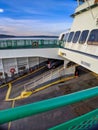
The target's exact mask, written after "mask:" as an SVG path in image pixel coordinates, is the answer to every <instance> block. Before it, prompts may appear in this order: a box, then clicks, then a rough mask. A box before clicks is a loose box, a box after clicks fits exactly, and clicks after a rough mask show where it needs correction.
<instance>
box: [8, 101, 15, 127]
mask: <svg viewBox="0 0 98 130" xmlns="http://www.w3.org/2000/svg"><path fill="white" fill-rule="evenodd" d="M14 106H15V100H13V101H12V108H14ZM10 128H11V122H9V123H8V130H10Z"/></svg>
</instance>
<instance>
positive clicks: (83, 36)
mask: <svg viewBox="0 0 98 130" xmlns="http://www.w3.org/2000/svg"><path fill="white" fill-rule="evenodd" d="M88 33H89V30H84V31H83V32H82V34H81V36H80V39H79V43H81V44H83V43H85V41H86V39H87V36H88Z"/></svg>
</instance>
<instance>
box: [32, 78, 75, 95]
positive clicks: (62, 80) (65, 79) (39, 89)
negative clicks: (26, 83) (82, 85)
mask: <svg viewBox="0 0 98 130" xmlns="http://www.w3.org/2000/svg"><path fill="white" fill-rule="evenodd" d="M73 78H75V76H71V77H68V78H63V79H61V80H57V81H55V82H53V83H50V84H48V85H45V86H43V87H41V88H38V89H36V90H34V91H32V94H33V93H36V92H38V91H41V90H44V89H46V88H48V87H50V86H52V85H55V84H58V83H60V82H64V81H67V80H70V79H73Z"/></svg>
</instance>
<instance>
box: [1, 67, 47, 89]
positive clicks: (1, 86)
mask: <svg viewBox="0 0 98 130" xmlns="http://www.w3.org/2000/svg"><path fill="white" fill-rule="evenodd" d="M43 68H45V66H42V67H41V68H38V69H37V70H35V71H33V72H31V73H29V74H27V75H24V76H22V77H19V78H17V79H15V80H13V81H11V82H10V83H14V82H16V81H18V80H20V79H22V78H25V77H27V76H29V75H31V74H33V73H35V72H37V71H39V70H41V69H43ZM8 84H9V83H6V84H4V85H2V86H0V88H3V87H6V86H7V85H8Z"/></svg>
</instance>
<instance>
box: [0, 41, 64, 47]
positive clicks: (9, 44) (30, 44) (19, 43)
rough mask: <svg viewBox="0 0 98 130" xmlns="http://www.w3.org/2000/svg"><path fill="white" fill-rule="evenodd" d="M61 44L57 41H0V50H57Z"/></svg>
mask: <svg viewBox="0 0 98 130" xmlns="http://www.w3.org/2000/svg"><path fill="white" fill-rule="evenodd" d="M63 43H64V42H63V41H59V40H0V49H22V48H24V49H25V48H59V47H61V46H63Z"/></svg>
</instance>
